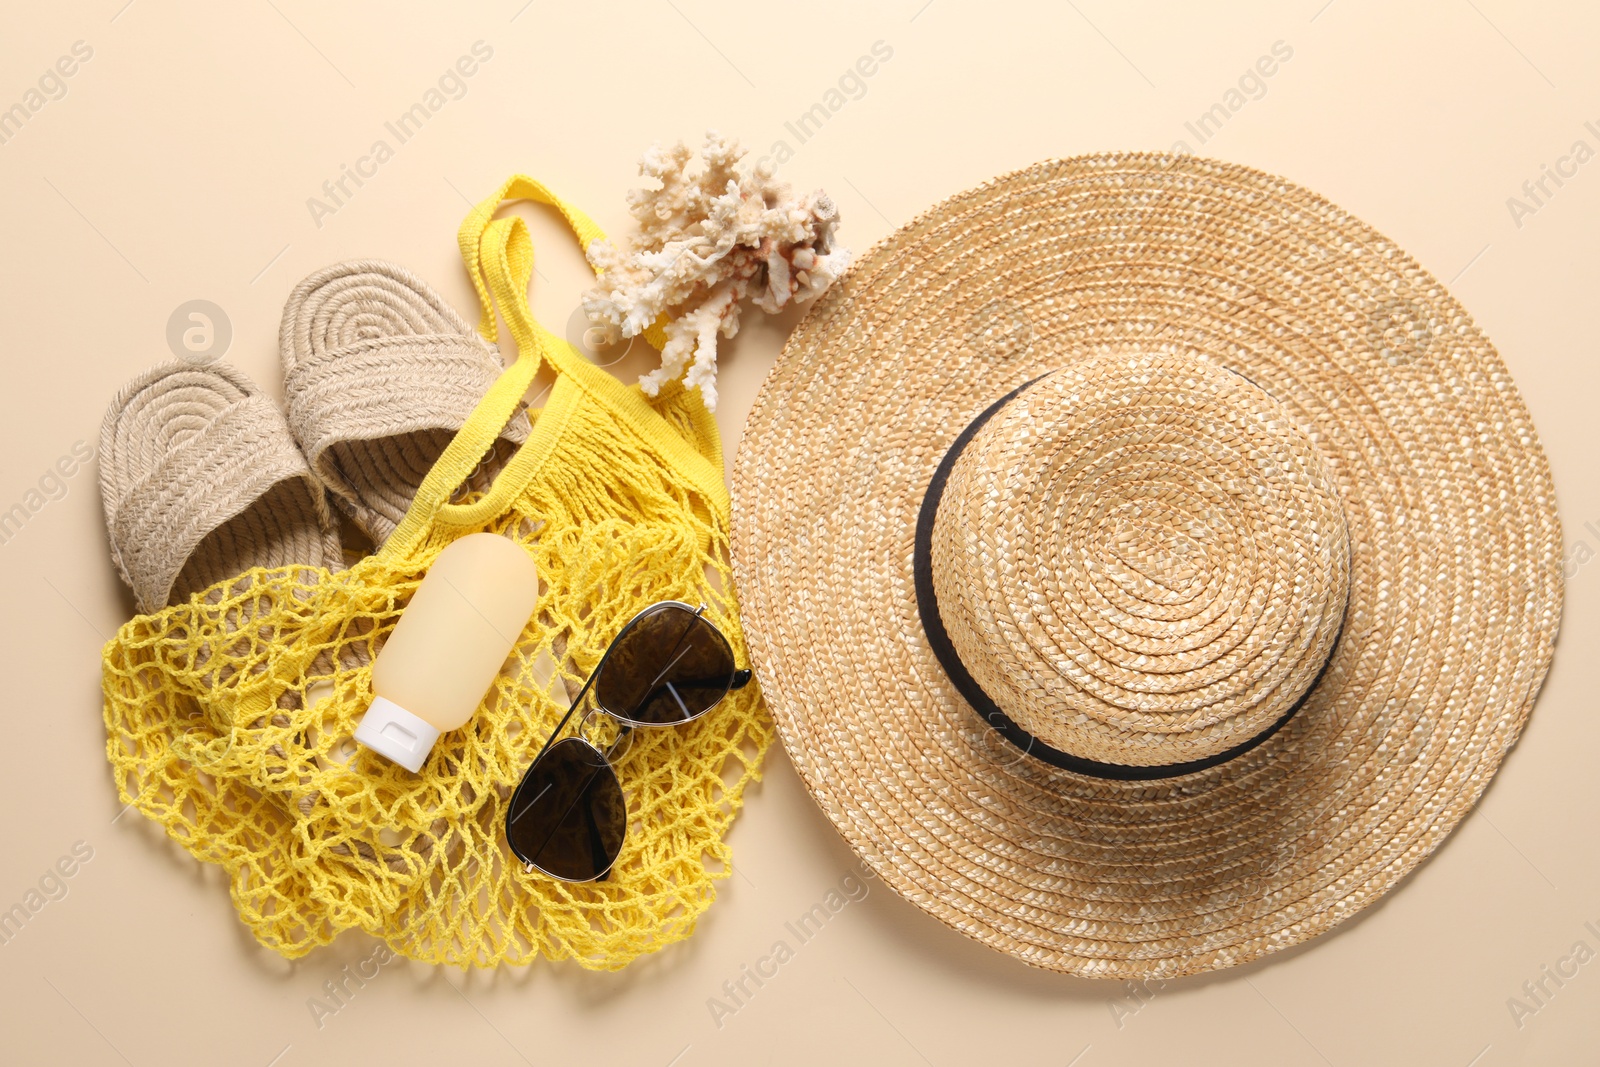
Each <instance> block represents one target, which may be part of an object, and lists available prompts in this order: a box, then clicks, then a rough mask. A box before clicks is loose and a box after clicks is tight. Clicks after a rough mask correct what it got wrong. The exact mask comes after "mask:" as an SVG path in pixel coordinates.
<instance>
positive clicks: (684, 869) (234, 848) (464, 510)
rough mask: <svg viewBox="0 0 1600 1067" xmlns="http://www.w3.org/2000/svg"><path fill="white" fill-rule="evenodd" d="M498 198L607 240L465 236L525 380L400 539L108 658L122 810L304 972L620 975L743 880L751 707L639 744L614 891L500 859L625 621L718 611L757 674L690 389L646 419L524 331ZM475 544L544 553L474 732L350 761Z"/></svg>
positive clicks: (522, 285)
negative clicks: (563, 965)
mask: <svg viewBox="0 0 1600 1067" xmlns="http://www.w3.org/2000/svg"><path fill="white" fill-rule="evenodd" d="M506 198H510V199H521V198H525V199H529V200H534V201H537V202H539V203H541V204H546V205H551V206H553V207H555V208H556V209H558V210H559V211H560V213H561V215H562V217H563V218H564V219H565V220H566V221H567V222H568V223H570V224H571V226H572V228H573V229H574V230H575V231H576V232H577V233H578V234H579V236H580V238H582V239H583V240H584V242H585V243H587V242H588V241H589V240H593V239H594V238H596V237H599V236H601V234H600V230H599V228H598V227H596V226H595V225H594V223H592V222H590V221H589V220H588V219H587V218H586V217H584V216H583V215H582V214H581V213H579V212H577V211H575V210H573V209H572V208H570V207H568V206H567V205H566V204H564V203H563V202H562V201H560V200H558V199H557V198H556V197H554V196H553V195H552V194H551V193H550V192H549V191H548V190H546V189H545V188H544V187H543V186H541V185H539V184H538V183H536V182H534V181H532V180H531V179H528V178H523V177H517V178H513V179H512V180H511V181H509V182H507V183H506V184H505V185H504V186H503V187H501V189H500V190H499V191H498V192H497V193H495V195H493V196H491V197H490V198H488V199H487V200H485V201H484V202H483V203H481V204H479V205H478V206H477V207H475V208H474V209H473V210H472V212H471V213H470V214H469V215H468V217H467V219H466V221H465V222H464V223H463V224H462V228H461V233H460V245H461V249H462V259H463V261H464V262H465V264H466V266H467V269H468V271H469V273H470V274H471V275H472V278H473V282H474V285H475V288H476V291H477V293H478V295H479V298H480V300H481V301H482V305H483V317H482V319H481V321H480V323H479V332H480V334H481V335H482V336H483V337H485V338H487V337H490V336H493V335H494V333H495V331H496V321H495V309H496V307H498V309H499V312H500V314H501V315H502V316H504V317H505V319H506V320H507V322H508V325H509V328H510V332H511V336H512V337H513V338H514V339H515V342H516V347H517V359H516V362H515V363H513V365H512V366H511V367H510V368H509V369H507V371H506V372H505V374H504V375H502V376H501V377H500V378H499V379H498V380H496V381H495V382H494V384H493V385H492V386H491V387H490V388H489V391H488V393H487V394H486V395H485V396H484V398H483V400H482V402H481V403H480V405H479V406H478V407H477V408H476V409H475V410H474V411H473V412H472V413H471V414H470V415H469V416H468V417H467V419H466V421H465V423H464V424H463V425H462V428H461V431H460V433H458V434H457V435H456V436H455V438H454V439H453V440H452V441H451V442H450V444H449V445H448V446H447V447H446V448H445V449H444V452H443V453H442V454H441V455H440V457H439V460H438V462H437V463H435V464H434V466H433V468H432V470H430V471H429V472H428V474H427V477H426V478H424V479H423V480H422V484H421V485H420V486H419V487H418V489H417V493H416V497H415V499H414V500H413V502H412V504H411V508H410V510H409V511H408V512H407V513H406V515H405V518H404V519H403V520H402V521H401V522H400V524H399V526H398V527H397V528H396V529H395V532H394V533H393V534H391V535H390V536H389V538H388V539H387V540H385V541H384V543H383V544H382V545H381V546H379V548H378V550H377V552H376V553H374V554H373V555H371V556H368V557H365V558H363V559H361V560H359V561H358V562H356V563H355V564H354V565H353V566H352V567H351V568H350V569H349V570H347V571H344V572H341V573H340V574H337V575H330V574H328V573H326V572H325V571H315V572H312V571H309V570H308V569H306V568H288V569H286V568H276V569H272V570H262V569H256V570H253V571H250V572H248V573H247V574H245V575H242V576H240V577H238V578H235V579H234V580H232V581H231V582H227V583H225V584H224V585H222V586H220V587H213V590H208V591H207V592H208V593H210V592H213V591H216V590H217V589H219V588H220V589H221V591H222V592H224V593H225V594H226V595H225V596H224V598H223V599H222V600H221V601H220V602H219V603H217V604H215V605H211V604H207V603H204V602H203V600H204V598H201V601H199V602H197V601H196V600H193V599H191V600H190V601H189V602H187V603H185V604H182V605H179V606H176V607H172V608H168V609H166V610H164V611H161V612H157V613H154V614H148V615H141V616H139V617H138V618H135V619H133V620H132V621H130V622H128V623H127V624H125V625H124V626H123V627H122V628H121V629H120V630H119V631H118V633H117V635H116V637H115V638H114V639H113V640H112V641H111V642H109V643H108V644H107V645H106V648H105V653H104V679H103V688H104V693H105V719H106V727H107V733H108V738H107V749H106V751H107V756H108V758H109V760H110V762H111V765H112V777H113V780H114V781H115V782H116V785H117V789H118V794H119V796H120V797H121V801H122V803H124V804H128V805H131V806H132V807H133V808H134V809H136V810H137V811H138V812H139V813H140V814H142V815H144V816H145V817H147V818H149V819H151V820H153V821H155V822H156V823H158V824H159V825H160V826H161V828H162V829H163V830H164V831H165V833H166V834H167V835H168V836H170V837H171V838H172V839H173V840H175V841H177V842H178V843H179V844H181V845H182V846H183V847H184V848H185V849H186V850H188V851H189V852H190V853H191V854H192V855H194V856H195V857H197V858H198V859H201V860H203V861H205V862H208V863H216V864H219V865H220V866H221V867H222V868H223V870H224V872H225V874H226V879H225V881H226V883H227V885H228V887H229V892H230V893H231V894H232V897H233V902H234V906H235V908H236V909H237V911H238V912H239V916H240V919H241V920H242V921H243V922H244V923H245V924H246V925H247V926H248V927H249V929H250V931H251V933H252V934H253V935H254V936H255V937H256V939H257V940H258V941H259V942H260V943H262V944H263V945H266V946H268V947H270V948H273V949H275V950H276V951H278V952H281V953H282V954H284V955H286V956H291V957H294V956H302V955H304V954H306V953H307V952H309V951H310V950H311V949H312V948H314V947H315V946H317V945H323V944H327V943H328V942H330V941H332V940H333V939H334V938H335V937H337V936H338V935H339V933H340V932H341V931H344V930H350V929H359V930H364V931H366V932H368V933H370V934H372V935H374V936H376V937H379V938H381V939H383V941H384V942H385V943H386V944H387V945H388V946H389V948H390V949H392V950H393V951H395V952H396V953H399V954H401V955H405V956H408V957H411V958H415V959H419V960H425V961H428V962H433V963H447V964H451V965H453V966H474V967H488V966H493V965H496V964H499V963H526V962H528V961H530V960H532V959H533V958H535V957H540V956H543V957H547V958H552V959H567V958H570V959H575V960H577V961H578V962H579V963H580V964H581V965H582V966H585V967H591V968H605V969H615V968H619V967H622V966H624V965H625V964H627V963H628V962H629V961H631V960H633V959H635V958H637V957H638V956H639V955H641V954H644V953H648V952H653V951H656V950H657V949H660V948H662V947H664V946H666V945H669V944H672V943H673V942H676V941H679V940H682V939H683V938H685V937H687V936H688V935H689V934H690V933H691V932H692V931H693V930H694V926H695V922H696V920H697V919H698V918H699V916H700V915H701V913H703V912H704V911H705V909H706V908H707V907H709V906H710V904H711V902H712V901H713V900H714V899H715V898H716V882H717V880H718V879H720V878H725V877H727V876H728V875H729V874H730V873H731V862H732V854H731V852H730V851H729V848H728V845H727V843H726V841H725V840H724V834H725V832H726V830H727V828H728V826H729V825H730V824H731V822H732V820H733V817H734V815H735V813H736V812H737V811H738V810H739V807H740V805H741V803H742V801H743V797H744V789H745V787H746V786H747V785H748V784H749V783H750V781H751V780H752V779H754V778H755V777H756V776H757V774H758V769H759V767H760V762H761V758H762V756H763V754H764V752H765V750H766V746H767V744H768V742H769V741H770V739H771V736H772V731H771V724H770V721H769V720H768V718H767V716H766V714H765V712H764V709H763V706H762V704H761V700H760V697H759V694H758V693H757V691H756V689H755V687H753V686H750V687H746V688H745V689H744V690H742V691H741V692H738V693H735V694H733V695H732V696H731V697H729V699H727V700H724V701H723V702H722V704H721V705H720V706H718V707H717V709H716V710H715V711H714V712H712V713H710V714H707V715H704V716H702V717H701V718H699V719H697V720H696V721H694V722H692V723H689V724H688V725H686V726H684V727H683V728H681V729H677V730H649V731H640V732H638V734H637V735H636V737H635V740H634V741H633V743H632V744H631V745H630V746H629V747H628V749H627V752H626V753H625V754H623V755H622V756H621V757H620V760H621V762H620V764H619V767H620V770H621V771H622V773H623V774H624V775H625V776H626V779H627V781H628V782H629V804H630V808H629V812H628V819H629V833H628V839H627V841H626V843H625V844H624V846H623V849H622V854H621V856H620V857H619V858H618V860H617V863H616V865H615V866H614V867H613V868H612V870H611V874H610V877H609V878H608V879H607V880H606V881H605V882H602V883H597V884H593V885H570V884H567V883H564V882H559V881H555V880H552V879H543V878H529V877H527V876H526V875H525V874H523V872H522V870H521V868H520V865H519V864H517V863H516V862H515V861H514V860H513V859H512V857H511V855H510V853H509V852H508V851H507V849H506V845H505V841H504V837H503V828H504V825H505V808H506V805H507V803H508V802H509V801H510V798H511V792H512V788H513V787H514V785H515V783H516V781H517V779H518V776H519V775H520V774H521V773H522V772H523V770H524V769H525V768H526V767H527V766H528V763H529V761H530V760H531V759H532V757H533V755H534V754H535V752H537V750H538V748H539V747H540V745H542V744H543V742H544V739H545V738H546V737H548V736H549V735H550V732H551V730H552V728H553V727H554V726H555V724H556V723H557V722H558V721H559V720H560V719H561V717H562V715H563V714H564V713H565V711H566V710H567V707H568V705H569V704H570V702H571V701H570V697H569V694H573V693H576V692H577V689H578V686H579V685H580V684H581V682H582V680H583V679H584V678H586V677H587V676H588V675H589V674H590V672H591V671H592V670H593V668H594V666H595V665H596V664H597V663H598V661H599V659H600V656H601V654H602V653H603V652H604V650H605V646H606V645H607V644H608V643H609V641H610V639H611V637H612V635H614V634H615V633H616V632H617V631H618V630H619V629H621V627H622V625H623V624H624V623H625V622H627V620H629V619H631V618H633V616H635V615H637V614H638V613H639V611H640V610H641V609H643V608H644V607H646V606H648V605H650V604H653V603H655V602H657V601H660V600H681V601H686V602H689V603H700V602H704V603H705V604H707V605H708V607H707V610H706V617H707V618H708V619H709V620H711V621H713V622H715V623H716V625H717V627H718V629H720V630H721V631H722V632H723V633H724V634H725V635H727V638H728V641H729V643H730V644H731V645H732V646H733V648H734V651H735V653H736V655H739V656H740V658H741V659H742V658H743V638H742V636H741V631H740V628H739V620H738V616H737V614H736V612H735V610H734V604H733V597H732V591H731V590H732V585H733V583H732V573H731V569H730V566H729V563H728V560H727V539H728V497H727V488H726V485H725V483H724V481H723V465H722V455H721V446H720V443H719V439H718V436H717V429H716V423H715V422H714V421H713V420H712V419H711V417H710V415H709V413H708V412H707V411H706V409H705V406H704V405H703V404H702V403H701V401H700V399H699V396H698V394H697V393H696V392H694V391H690V390H685V389H683V388H682V387H681V386H677V385H668V386H665V387H663V388H662V390H661V392H660V394H659V395H658V396H656V397H647V396H645V395H643V393H642V392H641V391H640V390H639V389H638V388H637V387H630V386H624V385H623V384H622V383H620V382H619V381H617V379H615V378H614V377H612V376H611V375H610V374H609V373H607V372H606V371H605V370H603V369H601V368H599V367H596V366H594V365H593V364H591V363H589V362H587V361H585V360H584V359H583V358H582V356H580V355H579V354H578V353H577V352H576V351H575V350H574V349H572V348H571V347H570V346H568V345H567V343H566V342H565V341H563V340H562V339H561V338H559V337H557V336H555V335H553V334H551V333H550V332H548V331H546V330H544V329H542V328H541V327H540V326H539V325H538V324H537V323H536V322H535V321H534V320H533V317H532V315H531V313H530V312H529V310H528V304H527V297H526V290H527V285H528V281H529V279H530V277H531V276H532V274H533V248H532V243H531V241H530V239H529V236H528V229H527V225H526V223H525V222H524V221H523V220H522V219H521V218H518V217H506V218H495V214H496V210H497V209H498V208H499V206H500V204H501V201H502V200H503V199H506ZM654 341H655V342H657V343H659V341H660V337H659V334H657V335H656V336H655V337H654ZM541 367H547V368H549V369H550V370H551V371H553V373H554V378H555V380H554V383H553V384H552V386H551V387H550V391H549V394H548V398H547V400H546V402H545V404H544V406H543V408H542V409H541V410H539V411H538V412H536V413H535V415H534V420H533V424H532V428H531V430H530V431H529V433H528V435H527V437H526V440H525V441H524V443H523V444H522V446H521V447H520V448H519V449H518V450H517V452H516V453H515V455H513V456H512V457H511V458H510V460H509V461H508V462H507V463H506V464H505V466H504V467H503V468H502V469H501V470H500V472H499V474H498V475H497V476H496V477H495V478H494V480H493V482H492V483H491V484H490V485H489V486H488V488H487V489H486V491H484V492H483V493H482V495H478V496H475V497H473V498H472V499H459V498H457V499H452V496H453V494H454V490H455V489H456V487H457V486H458V485H460V483H461V482H462V481H463V480H464V479H466V478H467V477H468V476H469V474H470V473H471V472H472V470H473V469H474V467H475V466H476V465H477V464H478V462H479V459H480V458H481V457H482V456H484V455H485V454H487V453H488V452H489V451H490V449H491V447H492V446H493V444H494V442H495V440H496V438H497V437H498V436H499V434H500V432H501V430H502V428H503V427H504V426H505V425H506V423H507V421H508V420H509V419H510V418H511V417H512V415H513V413H514V412H515V411H516V410H517V407H518V405H519V403H520V402H521V400H522V397H523V396H524V394H525V393H526V392H527V389H528V386H529V384H530V383H531V382H532V381H533V380H534V376H535V375H536V374H537V373H538V372H539V370H540V368H541ZM480 531H490V532H494V533H497V534H500V535H501V536H504V537H508V538H511V539H512V540H514V541H516V542H517V543H518V544H519V546H520V547H521V548H523V549H524V550H525V551H527V552H528V553H529V554H530V555H531V557H532V558H533V562H534V564H535V566H536V567H537V569H538V574H539V578H540V581H541V583H542V588H541V590H540V595H539V604H538V608H537V610H536V611H535V613H534V615H533V617H532V619H530V620H529V621H528V624H527V626H525V627H524V628H523V630H522V632H521V634H520V635H519V636H518V638H517V642H516V646H515V648H514V649H513V651H512V653H511V656H510V657H509V659H508V660H507V661H506V663H505V666H504V667H503V668H502V669H501V671H500V673H499V676H498V677H497V678H496V679H495V683H494V686H493V688H492V689H491V690H490V691H489V693H488V694H487V695H486V696H485V698H484V700H483V701H482V702H481V703H480V705H479V706H478V708H477V710H476V711H475V712H474V714H473V715H472V717H471V719H470V720H469V721H468V723H467V724H466V725H464V726H463V727H462V728H460V729H458V730H453V731H451V732H449V733H447V734H443V735H441V736H440V738H439V739H438V741H437V742H436V743H435V744H434V746H433V750H432V752H431V753H430V755H429V757H428V760H427V762H426V763H425V764H424V765H423V768H422V771H421V773H419V774H411V773H409V772H408V771H406V770H405V769H404V768H401V767H397V766H395V765H394V764H392V763H390V762H389V761H387V760H385V759H384V758H383V757H381V756H378V755H376V754H374V753H371V752H367V751H365V750H363V749H361V748H360V747H359V746H357V745H355V744H353V742H352V734H353V732H354V730H355V727H356V723H357V721H358V720H359V719H360V717H361V715H362V714H363V713H364V712H365V711H366V709H367V706H368V704H369V703H370V702H371V700H372V695H373V694H372V667H371V664H372V660H373V658H374V657H375V656H376V654H377V653H378V651H379V649H381V648H382V646H383V643H384V641H385V639H386V638H387V637H388V635H389V634H390V632H391V630H392V629H393V627H394V625H395V622H396V620H397V619H398V618H399V617H400V614H401V611H402V610H403V609H404V608H405V606H406V604H407V603H408V602H409V600H410V598H411V596H412V595H413V593H414V592H415V590H416V588H417V585H418V583H419V582H420V581H421V579H422V576H423V575H424V574H425V573H427V570H428V568H429V566H430V565H431V564H432V563H433V561H434V560H435V559H436V558H437V557H438V556H439V554H440V552H441V551H442V550H443V549H444V548H445V546H446V545H449V544H451V543H453V542H454V541H456V540H457V539H459V538H460V537H463V536H465V535H467V534H470V533H475V532H480ZM224 617H227V618H229V619H232V620H237V621H236V622H233V623H231V624H229V625H224V624H223V621H222V620H223V618H224Z"/></svg>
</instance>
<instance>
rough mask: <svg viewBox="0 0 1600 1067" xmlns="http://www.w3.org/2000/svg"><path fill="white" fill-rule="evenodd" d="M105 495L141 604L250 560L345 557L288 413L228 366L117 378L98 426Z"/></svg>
mask: <svg viewBox="0 0 1600 1067" xmlns="http://www.w3.org/2000/svg"><path fill="white" fill-rule="evenodd" d="M100 496H101V500H102V502H103V503H104V505H105V512H106V529H107V530H108V531H109V532H110V535H111V557H112V559H113V561H115V563H116V565H117V572H118V573H119V574H120V575H121V576H122V580H123V581H124V582H126V583H127V584H128V587H129V588H130V589H132V590H133V594H134V598H135V599H136V600H137V601H138V605H139V610H140V611H141V612H143V613H146V614H148V613H150V612H154V611H159V610H161V609H162V608H163V607H165V606H167V605H168V604H175V603H180V602H182V601H183V600H186V599H188V597H189V596H191V595H192V594H194V593H197V592H199V591H200V590H202V589H205V588H207V587H209V586H212V585H215V584H216V583H218V582H220V581H223V580H225V579H227V578H230V577H233V576H235V575H238V574H242V573H244V572H245V571H248V570H250V569H251V568H252V567H283V566H288V565H290V564H295V563H303V564H306V565H308V566H312V567H325V568H327V569H328V570H338V569H339V568H341V567H342V566H343V557H342V555H341V554H340V548H339V531H338V526H337V524H336V523H335V520H334V516H333V513H332V511H331V510H330V509H329V508H328V502H327V497H326V496H325V495H324V493H323V491H322V487H321V486H320V485H319V484H317V482H316V480H315V478H313V477H312V474H311V470H310V468H309V467H307V466H306V461H305V457H304V456H302V455H301V454H300V451H299V449H297V448H296V447H295V444H294V439H293V438H292V437H290V435H289V426H288V424H287V423H286V422H285V421H284V417H283V412H282V411H280V410H279V409H278V405H277V404H276V403H275V402H274V401H273V400H272V398H271V397H269V396H266V395H265V394H263V393H262V392H261V391H260V390H259V389H257V388H256V386H255V385H254V383H252V382H251V381H250V380H249V379H248V378H246V377H245V376H244V375H243V374H241V373H239V372H238V371H237V370H235V369H234V368H232V367H230V366H228V365H227V364H223V363H215V364H212V365H210V366H207V367H195V366H192V365H190V364H187V363H168V364H165V365H163V366H160V367H156V368H155V369H154V370H150V371H147V372H146V373H144V374H142V375H140V376H139V377H138V378H135V379H134V380H133V381H131V382H129V383H128V384H127V385H125V386H123V387H122V389H121V391H119V392H118V393H117V395H116V397H115V398H114V399H113V400H112V401H111V407H110V409H109V410H108V411H107V412H106V418H105V422H104V423H103V424H102V426H101V428H100Z"/></svg>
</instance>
